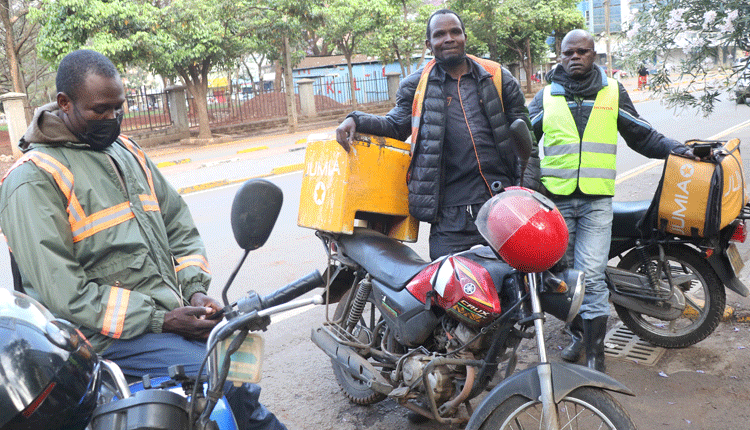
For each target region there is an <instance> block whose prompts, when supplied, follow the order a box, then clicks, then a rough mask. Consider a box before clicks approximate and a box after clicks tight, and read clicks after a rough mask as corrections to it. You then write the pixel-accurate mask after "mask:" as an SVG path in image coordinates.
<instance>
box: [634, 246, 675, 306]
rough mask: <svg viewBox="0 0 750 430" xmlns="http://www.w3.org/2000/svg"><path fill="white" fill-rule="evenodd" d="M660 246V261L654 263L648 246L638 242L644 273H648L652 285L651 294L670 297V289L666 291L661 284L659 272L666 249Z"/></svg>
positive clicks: (637, 247)
mask: <svg viewBox="0 0 750 430" xmlns="http://www.w3.org/2000/svg"><path fill="white" fill-rule="evenodd" d="M658 246H659V261H658V262H656V264H654V262H653V261H651V257H650V255H649V253H648V250H647V246H644V245H643V244H642V243H641V242H640V241H638V242H637V243H636V249H637V250H638V255H640V257H641V267H643V271H644V272H645V273H644V274H645V275H646V278H648V283H649V285H650V286H651V294H652V295H654V297H658V298H662V299H665V298H668V297H669V296H670V295H671V294H670V292H669V291H666V290H664V289H662V288H660V285H659V272H660V267H662V265H663V264H664V249H663V248H662V247H661V245H658Z"/></svg>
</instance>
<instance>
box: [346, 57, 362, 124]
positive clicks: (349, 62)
mask: <svg viewBox="0 0 750 430" xmlns="http://www.w3.org/2000/svg"><path fill="white" fill-rule="evenodd" d="M352 55H353V54H349V55H346V67H347V68H348V69H349V91H350V92H351V98H352V108H353V109H355V110H356V109H357V106H359V105H358V104H357V93H356V92H355V88H357V86H356V84H355V83H354V68H353V67H352Z"/></svg>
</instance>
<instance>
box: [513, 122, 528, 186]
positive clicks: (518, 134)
mask: <svg viewBox="0 0 750 430" xmlns="http://www.w3.org/2000/svg"><path fill="white" fill-rule="evenodd" d="M510 134H511V136H512V137H513V139H512V140H513V151H514V152H515V153H516V156H517V157H518V158H519V159H520V160H521V165H522V167H521V186H523V174H524V172H525V171H526V164H527V163H528V162H529V157H531V148H532V145H533V143H532V142H531V132H530V131H529V127H528V126H527V125H526V121H524V120H522V119H521V118H518V119H517V120H515V121H513V123H512V124H511V125H510Z"/></svg>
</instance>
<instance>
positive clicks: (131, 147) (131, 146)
mask: <svg viewBox="0 0 750 430" xmlns="http://www.w3.org/2000/svg"><path fill="white" fill-rule="evenodd" d="M120 140H121V141H122V143H123V144H124V145H125V148H126V149H127V150H128V151H130V152H131V153H132V154H133V155H134V156H135V158H136V160H138V163H139V164H140V165H141V169H143V171H144V173H146V179H147V180H148V187H149V189H150V190H151V196H152V197H154V200H156V190H154V180H153V177H152V176H151V169H149V168H148V166H147V165H146V155H145V154H144V153H143V151H141V149H140V148H138V147H137V146H136V145H135V143H133V142H132V141H131V140H130V138H128V137H127V136H125V135H124V134H121V135H120ZM141 201H143V199H141ZM157 205H158V203H157Z"/></svg>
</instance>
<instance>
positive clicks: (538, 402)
mask: <svg viewBox="0 0 750 430" xmlns="http://www.w3.org/2000/svg"><path fill="white" fill-rule="evenodd" d="M523 129H524V130H525V134H526V136H528V130H527V129H525V125H523ZM522 134H523V133H522ZM519 141H521V142H526V143H525V144H526V145H527V147H528V148H530V139H529V138H528V137H526V138H525V139H523V135H522V136H521V138H519ZM519 153H524V151H523V148H521V150H519ZM525 153H526V154H528V152H525ZM527 156H528V155H527ZM522 158H523V157H522ZM496 191H498V194H497V195H496V196H495V197H493V198H492V199H490V200H489V201H488V202H487V203H486V204H485V205H484V206H483V207H482V209H481V210H480V212H479V214H478V216H477V226H478V228H479V230H480V232H481V233H482V235H483V236H484V238H485V239H486V240H487V242H488V243H489V244H490V246H484V247H477V248H474V249H471V250H469V251H465V252H461V253H458V254H454V255H450V256H446V257H443V258H441V259H439V260H436V261H434V262H427V261H424V260H422V259H421V258H420V257H419V256H418V255H417V254H416V253H415V252H414V251H413V250H412V249H411V248H409V247H408V246H406V245H404V244H403V243H401V242H399V241H397V240H395V239H393V238H391V237H389V236H386V235H385V234H382V233H380V232H378V231H376V230H374V229H370V228H355V229H354V233H353V234H340V233H331V232H324V231H321V230H318V231H317V232H316V234H317V236H318V237H319V238H320V239H321V240H322V241H323V243H324V245H325V249H326V251H327V253H328V267H327V271H326V274H325V276H324V277H325V278H326V282H327V286H326V300H327V303H328V304H334V303H337V304H336V307H335V311H334V312H333V314H332V315H330V312H328V309H327V312H326V315H327V318H326V322H325V323H324V324H322V325H321V326H320V327H317V328H314V329H313V330H312V340H313V342H314V343H315V344H316V345H317V346H318V347H319V348H320V349H322V350H323V351H324V352H325V353H326V354H327V355H328V356H329V357H330V358H331V363H332V366H333V372H334V375H335V377H336V379H337V381H338V382H339V384H340V385H341V386H342V388H343V390H344V393H345V395H346V396H347V397H348V398H349V399H350V400H351V401H352V402H354V403H357V404H361V405H367V404H373V403H376V402H379V401H381V400H383V399H385V398H386V397H390V398H392V399H394V400H396V401H397V402H398V403H399V404H401V405H402V406H404V407H406V408H408V409H410V410H412V411H414V412H416V413H418V414H421V415H423V416H425V417H427V418H430V419H433V420H436V421H438V422H441V423H452V424H457V423H458V424H464V423H466V424H467V428H468V429H498V428H500V429H511V428H545V429H570V428H573V429H588V428H591V429H601V428H608V429H618V430H622V429H633V428H635V426H634V424H633V422H632V421H631V419H630V417H629V416H628V414H627V412H626V411H625V410H624V409H623V408H622V406H621V405H620V404H619V403H618V402H617V401H616V400H615V399H614V398H613V397H612V396H611V395H610V394H609V393H608V392H607V391H616V392H620V393H626V394H632V393H631V392H630V390H628V388H626V387H625V386H623V385H622V384H620V383H619V382H617V381H616V380H614V379H613V378H611V377H609V376H607V375H605V374H603V373H600V372H597V371H595V370H592V369H589V368H587V367H583V366H579V365H574V364H567V363H551V362H549V361H548V360H547V354H546V347H545V341H544V331H543V322H544V318H545V313H549V314H551V315H553V316H555V317H556V318H559V319H561V320H563V321H570V320H571V319H572V318H573V317H574V316H575V315H576V314H577V313H578V310H579V308H580V305H581V302H582V299H583V274H582V273H581V272H579V271H576V270H573V269H564V270H561V271H554V270H552V271H551V270H550V269H551V268H552V267H553V266H554V264H555V263H556V262H557V261H558V260H559V259H560V257H561V256H562V255H563V253H564V252H565V249H566V247H567V240H568V232H567V228H566V226H565V221H564V220H563V218H562V216H561V215H560V213H559V211H558V210H557V208H556V207H555V206H554V204H553V203H552V202H551V201H550V200H549V199H547V198H545V197H544V196H542V195H540V194H539V193H535V192H533V191H531V190H528V189H525V188H521V187H513V188H508V189H507V190H501V189H499V190H496ZM523 339H535V340H536V345H537V347H538V350H539V363H538V364H536V365H534V366H531V367H529V368H527V369H525V370H523V371H521V372H518V373H515V374H514V371H515V368H516V360H517V359H516V353H517V350H518V347H519V345H520V343H521V341H522V340H523ZM497 372H503V373H504V379H503V380H502V381H501V382H500V383H499V384H497V385H496V386H495V387H494V388H493V389H492V391H491V392H490V393H489V394H488V395H487V396H486V397H485V398H484V400H483V401H482V402H481V404H480V405H479V406H478V407H477V408H476V409H474V408H473V407H472V406H471V404H470V403H469V400H471V399H473V398H475V397H476V396H478V395H479V394H480V393H483V392H485V391H486V389H488V387H489V386H490V383H491V381H492V380H493V377H494V376H495V374H496V373H497ZM462 405H463V408H462ZM540 423H542V425H541V427H540ZM526 426H530V427H526Z"/></svg>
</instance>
